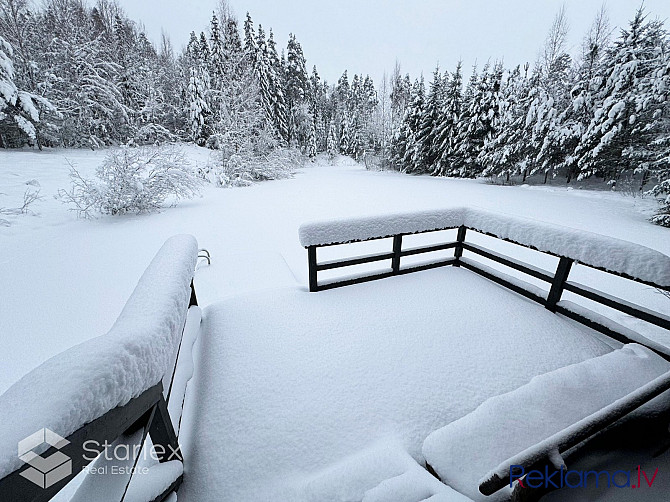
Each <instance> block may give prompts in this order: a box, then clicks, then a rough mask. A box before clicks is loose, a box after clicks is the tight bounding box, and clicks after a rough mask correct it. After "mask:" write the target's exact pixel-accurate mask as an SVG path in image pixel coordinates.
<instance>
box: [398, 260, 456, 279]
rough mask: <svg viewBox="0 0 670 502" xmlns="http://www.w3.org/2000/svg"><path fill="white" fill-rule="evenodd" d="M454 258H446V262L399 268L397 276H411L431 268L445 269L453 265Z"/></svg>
mask: <svg viewBox="0 0 670 502" xmlns="http://www.w3.org/2000/svg"><path fill="white" fill-rule="evenodd" d="M455 264H456V258H447V259H446V260H440V261H434V262H430V263H422V264H421V265H414V266H412V267H406V268H401V269H400V271H399V272H398V274H400V275H403V274H411V273H412V272H420V271H422V270H430V269H432V268H438V267H446V266H449V265H455Z"/></svg>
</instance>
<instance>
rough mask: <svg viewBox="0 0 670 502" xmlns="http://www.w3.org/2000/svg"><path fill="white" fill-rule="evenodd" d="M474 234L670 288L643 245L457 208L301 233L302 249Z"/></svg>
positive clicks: (659, 257)
mask: <svg viewBox="0 0 670 502" xmlns="http://www.w3.org/2000/svg"><path fill="white" fill-rule="evenodd" d="M461 225H465V226H466V227H468V228H471V229H474V230H477V231H480V232H483V233H487V234H492V235H495V236H496V237H499V238H501V239H506V240H509V241H512V242H515V243H517V244H522V245H524V246H530V247H532V248H535V249H538V250H539V251H545V252H548V253H552V254H555V255H558V256H565V257H567V258H572V259H574V260H576V261H578V262H580V263H583V264H585V265H589V266H592V267H596V268H602V269H605V270H607V271H609V272H615V273H619V274H625V275H628V276H630V277H632V278H635V279H639V280H642V281H646V282H650V283H653V284H656V285H659V286H662V287H670V257H669V256H667V255H664V254H663V253H660V252H658V251H655V250H653V249H650V248H648V247H645V246H641V245H639V244H635V243H632V242H628V241H624V240H621V239H616V238H614V237H608V236H605V235H600V234H596V233H593V232H587V231H584V230H576V229H572V228H568V227H563V226H560V225H554V224H551V223H546V222H541V221H537V220H531V219H527V218H519V217H516V216H508V215H504V214H500V213H493V212H489V211H484V210H481V209H472V208H466V207H457V208H450V209H443V210H434V211H418V212H411V213H399V214H393V215H385V216H370V217H364V218H352V219H343V220H329V221H328V220H327V221H320V222H309V223H305V224H303V225H302V226H301V227H300V230H299V235H300V244H301V245H302V246H304V247H308V246H324V245H328V244H341V243H345V242H355V241H365V240H370V239H378V238H383V237H390V236H392V235H397V234H414V233H419V232H428V231H431V230H440V229H446V228H455V227H459V226H461Z"/></svg>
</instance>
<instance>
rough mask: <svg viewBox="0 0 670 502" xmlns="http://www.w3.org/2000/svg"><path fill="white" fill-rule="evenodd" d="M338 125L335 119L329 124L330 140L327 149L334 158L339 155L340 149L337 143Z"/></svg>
mask: <svg viewBox="0 0 670 502" xmlns="http://www.w3.org/2000/svg"><path fill="white" fill-rule="evenodd" d="M336 130H337V127H336V126H335V122H334V121H333V120H331V121H330V124H329V126H328V141H327V145H326V151H327V152H328V155H329V156H330V158H331V159H332V158H333V157H335V155H337V153H338V151H339V147H338V144H337V132H336Z"/></svg>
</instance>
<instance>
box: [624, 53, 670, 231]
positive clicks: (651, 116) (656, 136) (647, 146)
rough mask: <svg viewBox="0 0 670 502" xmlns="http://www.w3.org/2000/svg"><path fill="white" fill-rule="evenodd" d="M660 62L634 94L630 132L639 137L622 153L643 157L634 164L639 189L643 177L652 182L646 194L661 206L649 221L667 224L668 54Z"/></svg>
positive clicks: (669, 172)
mask: <svg viewBox="0 0 670 502" xmlns="http://www.w3.org/2000/svg"><path fill="white" fill-rule="evenodd" d="M662 58H663V60H664V62H663V64H662V65H661V66H660V68H659V69H658V70H656V71H655V72H653V73H652V75H651V77H650V78H648V79H645V80H644V82H643V83H642V85H641V92H639V93H638V95H637V98H636V99H637V109H638V110H639V111H638V116H639V117H640V120H636V124H638V128H637V129H635V130H634V131H633V134H636V135H639V136H641V141H640V143H642V142H644V140H645V139H646V140H647V141H646V142H644V143H643V145H644V146H638V147H637V148H635V149H630V150H628V151H626V152H625V155H627V156H628V157H631V158H633V159H640V158H641V159H643V162H641V163H640V164H639V166H638V167H637V169H636V170H637V171H638V172H642V173H643V177H642V184H641V185H640V190H642V189H643V187H644V182H645V181H646V179H649V180H650V181H652V182H654V185H653V187H652V188H651V189H650V190H648V191H647V192H646V193H647V195H651V196H654V197H656V198H658V200H659V202H660V204H661V207H660V209H659V210H658V212H657V213H656V214H655V215H654V216H652V218H651V221H652V222H654V223H656V224H658V225H663V226H665V227H670V56H669V55H668V54H667V53H664V54H663V56H662Z"/></svg>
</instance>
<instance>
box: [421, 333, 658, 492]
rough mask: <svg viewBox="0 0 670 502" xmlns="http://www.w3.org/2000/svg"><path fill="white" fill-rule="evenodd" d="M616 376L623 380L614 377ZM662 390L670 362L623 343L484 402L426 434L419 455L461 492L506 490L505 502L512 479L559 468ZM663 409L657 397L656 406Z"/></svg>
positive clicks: (640, 347)
mask: <svg viewBox="0 0 670 502" xmlns="http://www.w3.org/2000/svg"><path fill="white" fill-rule="evenodd" d="M616 374H623V375H625V376H626V377H625V378H612V375H616ZM668 389H670V362H668V361H666V360H665V359H663V358H662V357H660V356H658V355H657V354H655V353H654V352H652V351H650V350H649V349H647V348H646V347H643V346H641V345H638V344H630V345H624V346H623V347H622V348H621V349H617V350H614V351H612V352H609V353H607V354H605V355H602V356H599V357H595V358H592V359H587V360H585V361H583V362H580V363H577V364H573V365H570V366H566V367H563V368H559V369H557V370H554V371H551V372H549V373H545V374H543V375H538V376H536V377H534V378H533V379H532V380H531V381H530V382H529V383H527V384H526V385H523V386H521V387H519V388H518V389H516V390H513V391H511V392H508V393H506V394H501V395H498V396H495V397H492V398H489V399H488V400H486V401H484V402H483V403H482V404H481V405H480V406H479V407H478V408H477V409H475V410H474V411H473V412H472V413H470V414H468V415H466V416H464V417H462V418H460V419H458V420H456V421H454V422H451V423H450V424H448V425H446V426H444V427H442V428H441V429H438V430H436V431H434V432H433V433H432V434H430V435H429V436H428V437H427V438H426V440H425V441H424V444H423V454H424V456H425V458H426V461H427V462H428V464H429V465H430V466H431V467H432V469H433V470H434V471H435V472H436V473H437V474H438V476H439V477H440V479H441V480H442V481H443V482H445V483H447V484H448V485H450V486H452V487H454V488H456V489H457V490H459V491H460V492H461V493H464V494H466V495H468V496H469V497H471V498H473V499H475V500H478V499H482V498H483V497H482V495H481V494H484V495H492V494H494V493H496V492H497V491H498V490H501V489H505V490H506V491H507V493H502V494H501V495H503V496H502V497H501V498H502V499H505V500H506V499H507V498H508V497H509V493H511V491H512V488H513V487H515V486H516V485H518V484H517V483H514V482H513V481H514V480H515V479H518V478H521V476H522V475H523V474H528V473H529V472H531V471H535V470H539V471H542V472H545V466H549V467H548V469H549V470H550V471H551V472H554V470H560V469H561V468H562V466H565V462H564V459H563V456H562V454H564V453H565V452H566V451H568V450H570V449H571V448H573V447H575V446H577V445H579V444H580V443H582V442H583V441H584V440H586V439H588V438H589V437H591V436H592V435H593V434H595V433H596V432H598V431H600V430H603V429H604V428H605V427H608V426H610V425H612V424H613V423H615V422H616V421H617V420H619V419H620V418H622V417H623V416H625V415H626V414H628V413H630V412H632V411H634V410H636V409H638V408H640V406H642V405H643V404H644V403H647V402H649V401H650V400H651V399H653V398H655V397H657V396H659V395H660V394H662V393H664V392H666V391H667V390H668ZM667 405H668V399H667V398H661V401H660V402H659V403H658V406H657V407H659V408H662V407H664V406H667ZM648 410H649V411H650V412H653V413H656V411H655V410H654V407H652V408H648ZM640 411H642V410H640ZM501 417H504V420H501ZM563 468H564V469H565V467H563ZM555 477H557V476H555ZM523 486H524V485H523V484H522V485H519V486H516V489H517V490H523ZM534 488H536V487H531V489H530V491H532V490H533V489H534ZM496 500H498V499H497V498H496Z"/></svg>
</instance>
